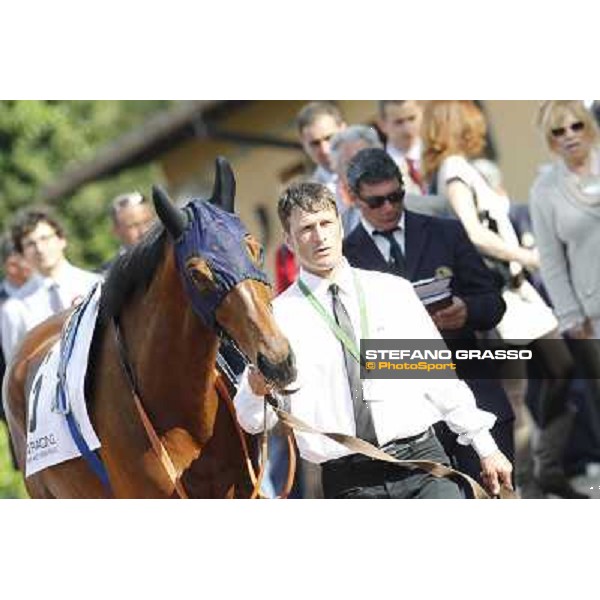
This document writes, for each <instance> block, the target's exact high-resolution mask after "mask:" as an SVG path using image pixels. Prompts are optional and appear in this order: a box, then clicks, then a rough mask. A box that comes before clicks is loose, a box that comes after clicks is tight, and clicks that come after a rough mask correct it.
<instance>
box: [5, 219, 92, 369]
mask: <svg viewBox="0 0 600 600" xmlns="http://www.w3.org/2000/svg"><path fill="white" fill-rule="evenodd" d="M11 235H12V240H13V243H14V245H15V249H16V250H17V252H19V253H20V254H22V255H23V257H24V258H25V259H26V260H27V261H28V263H29V264H30V265H31V266H32V267H33V268H34V269H35V270H36V271H37V276H36V277H35V280H34V285H33V286H32V287H31V289H29V290H28V291H27V293H23V294H19V295H18V296H17V297H14V298H10V299H9V300H7V301H6V303H5V304H4V305H3V307H2V310H1V311H0V323H1V327H2V349H3V351H4V356H5V357H6V360H7V362H8V360H9V359H10V358H11V357H12V355H13V353H14V351H15V349H16V347H17V345H18V343H19V342H20V341H21V340H22V338H23V337H24V336H25V334H26V333H27V332H28V331H29V330H30V329H32V328H33V327H35V326H36V325H38V324H39V323H41V322H42V321H44V320H45V319H47V318H48V317H50V316H52V315H54V314H56V313H58V312H61V311H63V310H66V309H69V308H71V307H72V306H75V305H76V304H77V303H78V302H80V301H81V300H82V299H83V297H84V296H85V295H86V294H87V293H88V292H89V290H90V289H91V287H92V286H93V285H94V284H95V283H96V282H98V281H99V280H100V276H99V275H96V274H94V273H90V272H89V271H84V270H83V269H79V268H77V267H75V266H73V265H72V264H71V263H70V262H69V261H68V260H67V258H66V257H65V249H66V247H67V240H66V237H65V233H64V229H63V228H62V226H61V224H60V223H59V222H58V221H57V220H56V219H54V217H52V216H51V215H50V213H49V212H47V211H46V210H43V209H32V210H28V211H26V212H24V213H22V214H21V215H20V216H19V217H18V218H17V220H16V221H15V223H14V224H13V226H12V228H11Z"/></svg>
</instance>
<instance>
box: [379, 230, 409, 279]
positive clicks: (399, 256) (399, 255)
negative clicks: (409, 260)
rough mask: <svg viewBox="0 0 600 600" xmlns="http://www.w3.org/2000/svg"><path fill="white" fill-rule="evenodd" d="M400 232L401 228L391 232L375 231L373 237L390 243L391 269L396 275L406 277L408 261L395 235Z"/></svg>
mask: <svg viewBox="0 0 600 600" xmlns="http://www.w3.org/2000/svg"><path fill="white" fill-rule="evenodd" d="M398 230H399V228H398V227H396V229H392V230H390V231H374V232H373V235H380V236H382V237H384V238H385V239H386V240H387V241H388V242H389V243H390V262H389V265H390V268H391V269H392V271H394V273H396V275H400V276H401V277H404V275H405V274H406V259H405V258H404V253H403V252H402V248H400V244H399V243H398V241H397V240H396V236H395V235H394V232H395V231H398Z"/></svg>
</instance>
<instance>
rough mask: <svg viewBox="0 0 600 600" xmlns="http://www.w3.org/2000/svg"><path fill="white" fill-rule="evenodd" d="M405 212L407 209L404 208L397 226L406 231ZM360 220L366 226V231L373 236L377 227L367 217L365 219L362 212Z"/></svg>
mask: <svg viewBox="0 0 600 600" xmlns="http://www.w3.org/2000/svg"><path fill="white" fill-rule="evenodd" d="M404 214H405V211H404V210H402V214H401V215H400V220H399V221H398V225H396V227H399V228H400V231H401V232H404V221H405V219H404ZM360 222H361V223H362V226H363V227H364V228H365V231H366V232H367V233H368V234H369V235H370V236H371V237H373V232H374V231H375V227H373V225H371V223H369V221H367V219H365V218H364V217H363V216H362V214H361V215H360Z"/></svg>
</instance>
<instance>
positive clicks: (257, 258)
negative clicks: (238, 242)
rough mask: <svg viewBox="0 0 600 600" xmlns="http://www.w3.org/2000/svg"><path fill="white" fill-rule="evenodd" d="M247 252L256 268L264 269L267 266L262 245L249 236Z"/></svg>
mask: <svg viewBox="0 0 600 600" xmlns="http://www.w3.org/2000/svg"><path fill="white" fill-rule="evenodd" d="M246 250H247V251H248V256H249V257H250V260H251V261H252V262H253V263H254V265H255V266H256V267H258V268H259V269H262V268H263V266H264V264H265V251H264V248H263V247H262V245H261V244H259V243H258V242H257V241H256V240H255V239H254V238H253V237H251V236H248V237H247V238H246Z"/></svg>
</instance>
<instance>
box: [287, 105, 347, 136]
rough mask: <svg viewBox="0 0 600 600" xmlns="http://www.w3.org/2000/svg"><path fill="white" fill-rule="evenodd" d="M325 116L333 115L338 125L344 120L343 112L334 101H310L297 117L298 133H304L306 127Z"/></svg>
mask: <svg viewBox="0 0 600 600" xmlns="http://www.w3.org/2000/svg"><path fill="white" fill-rule="evenodd" d="M323 116H329V117H333V119H334V120H335V122H336V123H337V124H338V125H341V124H342V123H343V122H344V117H343V115H342V112H341V111H340V109H339V108H338V107H337V106H336V105H335V104H334V103H333V102H329V101H323V100H319V101H317V102H309V103H308V104H305V105H304V106H303V107H302V108H301V109H300V112H299V113H298V116H297V117H296V127H297V128H298V133H302V130H303V129H304V128H305V127H308V126H309V125H312V124H313V123H314V122H315V121H316V120H317V119H318V118H319V117H323Z"/></svg>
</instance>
